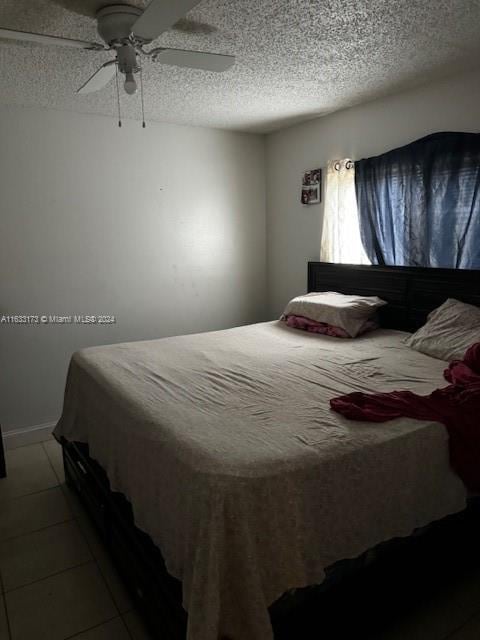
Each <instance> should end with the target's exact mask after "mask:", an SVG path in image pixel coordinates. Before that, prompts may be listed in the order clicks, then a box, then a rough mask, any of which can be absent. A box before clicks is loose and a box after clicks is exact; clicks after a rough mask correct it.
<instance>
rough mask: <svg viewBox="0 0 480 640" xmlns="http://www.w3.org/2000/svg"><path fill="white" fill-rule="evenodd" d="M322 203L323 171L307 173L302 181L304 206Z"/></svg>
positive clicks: (317, 170) (316, 170) (313, 170)
mask: <svg viewBox="0 0 480 640" xmlns="http://www.w3.org/2000/svg"><path fill="white" fill-rule="evenodd" d="M321 201H322V170H321V169H310V171H305V173H304V174H303V180H302V195H301V202H302V204H318V203H319V202H321Z"/></svg>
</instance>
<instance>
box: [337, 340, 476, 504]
mask: <svg viewBox="0 0 480 640" xmlns="http://www.w3.org/2000/svg"><path fill="white" fill-rule="evenodd" d="M443 375H444V377H445V379H446V380H447V381H448V382H450V383H451V384H450V385H449V386H448V387H445V388H443V389H436V390H435V391H434V392H433V393H431V394H430V395H429V396H420V395H417V394H416V393H412V392H411V391H392V392H391V393H375V394H372V395H369V394H365V393H349V394H348V395H345V396H340V397H339V398H333V399H332V400H330V406H331V407H332V409H333V410H334V411H337V412H338V413H341V414H342V415H344V416H345V417H347V418H350V419H351V420H366V421H368V422H385V421H386V420H392V419H393V418H401V417H402V416H403V417H406V418H417V419H419V420H435V421H437V422H441V423H442V424H444V425H445V427H446V428H447V431H448V434H449V437H450V463H451V465H452V467H453V469H454V470H455V471H456V473H458V475H459V476H460V477H461V478H462V480H463V482H464V483H465V485H466V486H467V487H468V488H469V489H470V490H471V491H476V492H480V342H478V343H476V344H474V345H472V346H471V347H470V348H469V349H468V350H467V352H466V353H465V356H464V359H463V360H459V361H456V362H452V363H451V364H450V366H449V367H448V369H446V370H445V371H444V374H443Z"/></svg>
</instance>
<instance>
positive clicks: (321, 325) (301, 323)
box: [281, 315, 378, 338]
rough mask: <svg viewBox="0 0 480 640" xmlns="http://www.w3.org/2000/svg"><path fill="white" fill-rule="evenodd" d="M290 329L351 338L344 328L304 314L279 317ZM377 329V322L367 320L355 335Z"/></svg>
mask: <svg viewBox="0 0 480 640" xmlns="http://www.w3.org/2000/svg"><path fill="white" fill-rule="evenodd" d="M281 319H282V320H283V321H284V322H285V323H286V324H287V325H288V326H289V327H292V329H301V330H302V331H309V332H310V333H321V334H323V335H327V336H332V337H333V338H351V337H352V336H351V335H349V334H348V333H347V332H346V331H345V329H342V328H341V327H334V326H333V325H331V324H326V323H325V322H317V321H316V320H310V318H305V317H304V316H296V315H288V316H282V318H281ZM374 329H378V323H377V322H376V321H375V320H367V321H366V323H365V324H364V326H363V327H362V328H361V329H360V331H359V332H358V333H357V336H360V335H362V333H367V331H373V330H374Z"/></svg>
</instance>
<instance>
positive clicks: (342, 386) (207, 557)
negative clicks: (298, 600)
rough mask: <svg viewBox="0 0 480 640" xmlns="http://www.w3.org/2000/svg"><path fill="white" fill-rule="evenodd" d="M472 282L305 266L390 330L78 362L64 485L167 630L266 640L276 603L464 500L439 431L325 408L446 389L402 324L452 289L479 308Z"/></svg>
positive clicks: (158, 344) (68, 415)
mask: <svg viewBox="0 0 480 640" xmlns="http://www.w3.org/2000/svg"><path fill="white" fill-rule="evenodd" d="M477 283H478V273H476V272H458V271H450V270H424V269H421V270H416V269H402V268H386V267H383V268H382V267H345V266H337V265H325V264H321V263H310V264H309V282H308V289H309V291H314V290H316V291H322V290H323V291H326V290H336V291H340V292H345V293H361V294H363V295H366V294H370V295H378V296H380V297H382V298H384V299H386V300H387V301H388V302H389V305H388V306H387V307H385V308H384V310H383V311H382V314H383V318H382V324H383V326H384V328H382V329H381V330H379V331H376V332H374V333H372V334H367V335H365V336H362V337H360V338H358V339H356V340H353V341H348V340H338V339H335V338H330V337H323V336H318V335H310V334H308V333H304V332H300V331H297V330H295V329H290V328H288V327H286V326H285V325H284V324H283V323H280V322H278V321H274V322H269V323H261V324H257V325H250V326H246V327H239V328H236V329H230V330H226V331H220V332H212V333H207V334H198V335H194V336H180V337H176V338H167V339H162V340H154V341H146V342H136V343H129V344H121V345H111V346H106V347H95V348H91V349H85V350H82V351H81V352H79V353H77V354H75V356H74V358H73V359H72V362H71V365H70V369H69V374H68V380H67V387H66V396H65V405H64V412H63V415H62V418H61V420H60V422H59V424H58V426H57V428H56V430H55V435H56V437H57V438H58V439H59V440H60V441H61V442H62V444H63V447H64V459H65V466H66V474H67V478H68V480H69V481H70V482H71V483H72V484H73V485H74V486H75V487H76V488H77V489H78V490H79V491H80V493H81V495H82V496H83V497H84V500H85V502H86V504H87V506H88V507H89V510H90V512H91V514H92V516H93V517H94V519H95V521H96V522H97V524H98V525H99V527H100V530H101V531H102V532H103V534H104V536H105V539H106V541H107V544H108V545H109V546H110V547H111V548H112V552H113V554H114V555H115V556H116V558H117V559H118V561H119V563H120V565H121V568H123V573H124V574H127V575H128V577H129V579H130V581H131V583H132V584H133V585H134V589H135V591H136V593H137V596H138V599H139V601H141V603H142V605H143V608H144V609H145V610H146V611H147V613H148V611H151V612H152V611H154V610H155V611H156V612H157V613H156V617H157V624H156V628H157V629H160V628H161V629H162V633H163V635H164V636H165V637H172V638H174V637H175V638H181V637H185V635H186V637H187V638H188V639H189V640H216V639H217V638H231V639H232V640H247V639H248V640H260V639H261V640H268V638H272V637H273V632H272V625H271V618H270V615H269V611H268V607H269V606H270V605H271V604H272V603H273V602H274V601H276V600H277V599H278V598H279V597H280V596H282V594H284V593H285V592H288V591H289V590H291V589H298V588H300V587H304V586H307V585H312V584H318V583H321V582H322V580H323V579H324V577H325V572H326V570H327V569H328V567H330V566H332V565H334V564H335V563H336V562H338V561H340V560H343V559H345V558H355V557H357V556H359V555H360V554H362V552H364V551H366V550H367V549H370V548H372V547H375V546H376V545H378V544H380V543H382V542H385V541H388V540H390V539H393V538H398V537H402V536H408V535H410V534H411V533H412V532H413V531H415V530H417V529H418V528H421V527H424V526H425V525H428V524H429V523H431V522H434V521H438V520H440V519H442V518H444V517H446V516H448V515H449V514H453V513H456V512H460V511H462V510H463V509H464V508H465V504H466V491H465V488H464V486H463V484H462V482H461V481H460V480H459V478H458V477H457V476H456V475H455V474H454V473H453V472H452V471H451V470H450V467H449V462H448V441H447V434H446V431H445V429H444V428H443V427H442V426H441V425H439V424H438V423H434V422H421V421H414V420H407V419H402V420H397V421H392V422H390V423H387V424H385V425H375V424H366V423H356V422H351V421H347V420H345V419H344V418H342V417H340V416H338V415H337V414H333V413H332V412H331V411H330V409H329V405H328V400H329V399H330V398H331V397H333V396H335V395H341V394H343V393H347V392H349V391H353V390H357V391H376V390H384V391H389V390H394V389H398V388H404V389H412V390H416V391H418V392H420V393H428V392H430V391H431V390H432V389H434V388H436V387H439V386H443V384H444V382H443V379H442V371H443V369H444V363H442V362H441V361H439V360H436V359H433V358H430V357H428V356H425V355H423V354H420V353H418V352H416V351H413V350H411V349H409V348H408V347H406V346H405V345H403V342H402V340H403V338H404V336H405V333H404V332H403V331H402V330H412V329H414V328H416V327H418V326H419V325H420V324H421V323H422V322H423V321H424V319H425V316H426V314H427V313H428V312H429V311H430V310H431V309H432V308H434V307H435V306H437V305H438V304H440V303H441V302H443V301H444V300H445V298H446V297H448V296H453V295H455V297H457V298H460V299H462V300H464V301H465V302H470V303H474V304H479V305H480V292H479V290H478V285H477ZM425 460H428V461H429V464H428V465H426V464H425V463H424V462H425ZM347 514H348V517H346V515H347ZM181 605H183V608H182V606H181ZM185 610H186V611H188V618H187V616H186V614H185ZM152 617H155V614H154V615H153V616H152ZM162 637H163V636H162Z"/></svg>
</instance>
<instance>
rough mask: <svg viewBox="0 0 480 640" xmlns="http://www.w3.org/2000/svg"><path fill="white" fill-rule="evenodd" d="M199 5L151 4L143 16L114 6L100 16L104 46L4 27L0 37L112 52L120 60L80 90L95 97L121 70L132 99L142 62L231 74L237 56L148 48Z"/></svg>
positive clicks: (169, 0) (192, 0) (171, 0)
mask: <svg viewBox="0 0 480 640" xmlns="http://www.w3.org/2000/svg"><path fill="white" fill-rule="evenodd" d="M199 2H200V0H151V2H150V4H149V5H148V6H147V7H146V9H145V10H144V11H142V10H141V9H139V8H138V7H134V6H130V5H125V4H112V5H107V6H105V7H102V8H101V9H100V10H99V11H97V14H96V19H97V29H98V33H99V35H100V37H101V38H102V40H103V41H104V43H105V44H100V43H98V42H86V41H83V40H72V39H70V38H61V37H58V36H50V35H43V34H40V33H29V32H26V31H15V30H12V29H3V28H1V27H0V38H8V39H12V40H24V41H27V42H35V43H38V44H46V45H59V46H61V47H74V48H77V49H87V50H90V51H112V52H114V53H115V55H116V57H115V59H113V60H109V61H108V62H105V64H103V65H102V66H101V67H100V68H99V69H98V70H97V71H96V72H95V73H94V74H93V75H92V76H91V77H90V78H89V79H88V80H87V81H86V82H85V83H84V84H83V85H82V86H81V87H80V88H79V89H78V91H77V93H80V94H87V93H92V92H93V91H98V90H99V89H102V88H103V87H105V86H106V85H107V84H108V82H109V81H110V80H111V79H112V78H113V77H114V76H115V74H116V73H117V69H118V71H120V73H122V74H123V75H124V76H125V81H124V85H123V86H124V89H125V91H126V92H127V93H128V94H130V95H132V94H134V93H135V92H136V90H137V82H136V80H135V74H137V73H139V72H140V71H141V64H140V62H139V58H142V57H145V58H149V59H150V60H153V61H154V62H161V63H163V64H168V65H176V66H180V67H189V68H192V69H204V70H206V71H217V72H221V71H226V70H227V69H229V68H230V67H231V66H232V65H233V64H234V62H235V57H234V56H230V55H223V54H219V53H206V52H203V51H188V50H184V49H170V48H165V47H156V48H154V49H150V50H149V51H146V50H145V48H144V47H145V46H146V45H148V44H149V43H150V42H152V40H155V39H156V38H158V36H159V35H161V34H162V33H163V32H164V31H167V30H168V29H170V28H171V27H172V26H173V25H174V24H175V23H177V21H178V20H179V19H181V18H183V16H184V15H185V14H186V13H187V12H188V11H190V9H193V7H195V6H196V5H197V4H199Z"/></svg>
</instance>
